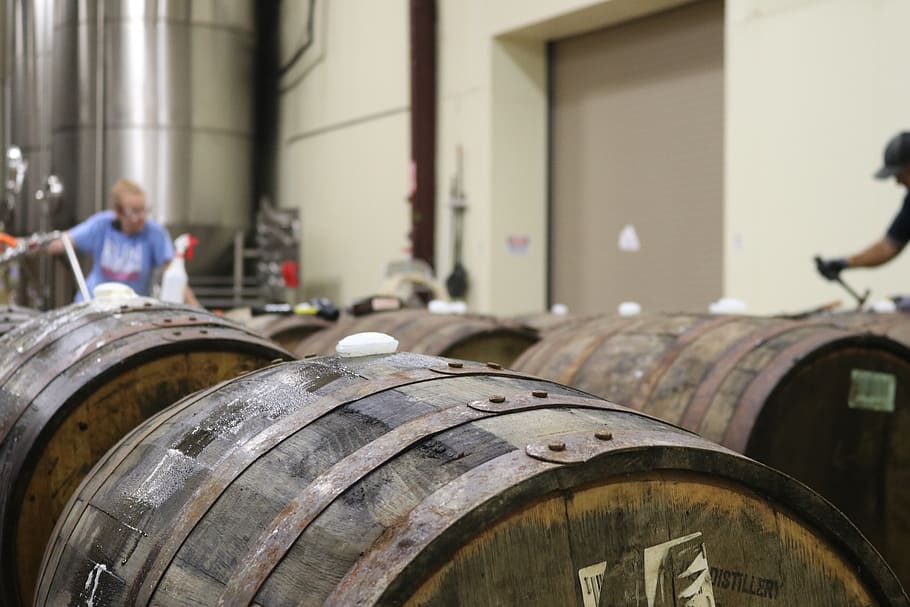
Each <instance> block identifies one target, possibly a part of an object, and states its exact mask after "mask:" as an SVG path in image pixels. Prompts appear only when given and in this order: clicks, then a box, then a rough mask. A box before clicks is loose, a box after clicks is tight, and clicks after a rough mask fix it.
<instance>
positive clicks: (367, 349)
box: [335, 331, 398, 358]
mask: <svg viewBox="0 0 910 607" xmlns="http://www.w3.org/2000/svg"><path fill="white" fill-rule="evenodd" d="M335 351H336V352H338V354H340V355H341V356H344V357H346V358H353V357H355V356H370V355H372V354H393V353H395V352H397V351H398V340H397V339H395V338H394V337H392V336H391V335H386V334H385V333H377V332H375V331H369V332H366V333H354V334H353V335H348V336H347V337H345V338H344V339H342V340H341V341H339V342H338V344H337V345H336V346H335Z"/></svg>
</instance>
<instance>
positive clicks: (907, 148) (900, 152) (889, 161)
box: [875, 131, 910, 179]
mask: <svg viewBox="0 0 910 607" xmlns="http://www.w3.org/2000/svg"><path fill="white" fill-rule="evenodd" d="M908 164H910V133H908V132H906V131H905V132H903V133H898V134H897V135H895V136H894V137H892V138H891V140H890V141H889V142H888V145H886V146H885V164H884V166H883V167H882V168H880V169H879V170H878V171H877V172H876V173H875V178H876V179H887V178H888V177H894V176H895V175H897V174H898V173H900V172H901V171H903V170H904V169H905V168H906V167H907V165H908Z"/></svg>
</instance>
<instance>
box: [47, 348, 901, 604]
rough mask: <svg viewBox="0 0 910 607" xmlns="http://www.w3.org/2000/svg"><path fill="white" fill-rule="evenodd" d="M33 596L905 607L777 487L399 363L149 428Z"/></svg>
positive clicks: (546, 406)
mask: <svg viewBox="0 0 910 607" xmlns="http://www.w3.org/2000/svg"><path fill="white" fill-rule="evenodd" d="M600 594H604V595H607V596H599V595H600ZM36 597H37V601H36V605H39V606H64V605H74V604H80V605H81V604H89V605H91V604H103V605H136V606H145V605H158V606H170V605H180V606H195V605H229V606H235V605H257V606H262V607H269V606H272V605H326V606H336V607H342V606H343V607H353V606H361V605H411V606H417V605H422V606H456V605H471V606H472V607H492V606H494V605H522V606H527V607H543V606H547V607H550V606H552V605H578V606H582V605H646V604H647V605H650V606H665V605H712V606H713V605H715V604H716V605H744V606H747V607H749V606H755V607H759V606H763V605H767V604H775V605H800V606H801V607H814V606H822V605H824V606H833V605H851V606H867V605H903V606H906V605H908V599H907V597H906V595H905V594H904V592H903V590H902V588H901V587H900V585H899V584H898V583H897V580H896V578H895V577H894V575H893V573H891V571H890V570H889V569H888V567H887V566H886V565H885V563H884V561H883V560H882V559H881V557H880V556H879V554H878V553H877V552H876V551H875V550H874V549H873V548H872V547H871V546H870V545H869V544H868V542H867V541H866V540H865V539H864V538H863V537H862V536H861V535H860V533H859V532H858V531H857V530H856V528H855V527H853V526H852V525H851V524H850V523H849V522H848V521H847V519H846V518H845V517H844V516H843V515H842V514H840V513H839V512H838V511H837V510H835V509H834V508H833V507H831V506H830V504H829V503H828V502H827V501H825V500H823V499H822V498H821V497H820V496H818V495H817V494H816V493H814V492H812V491H811V490H809V489H807V488H806V487H805V486H804V485H802V484H800V483H798V482H797V481H795V480H793V479H792V478H790V477H788V476H785V475H783V474H781V473H779V472H776V471H774V470H772V469H771V468H768V467H766V466H764V465H762V464H759V463H757V462H755V461H754V460H751V459H748V458H746V457H744V456H742V455H739V454H736V453H734V452H733V451H731V450H728V449H725V448H723V447H720V446H717V445H715V444H712V443H710V442H708V441H706V440H704V439H702V438H700V437H698V436H696V435H695V434H692V433H689V432H687V431H684V430H682V429H680V428H677V427H674V426H672V425H670V424H667V423H665V422H661V421H658V420H656V419H654V418H651V417H650V416H647V415H644V414H642V413H639V412H636V411H633V410H630V409H626V408H624V407H620V406H617V405H614V404H612V403H610V402H608V401H604V400H602V399H599V398H596V397H591V396H590V395H586V394H584V393H581V392H578V391H575V390H573V389H570V388H567V387H564V386H561V385H559V384H555V383H552V382H547V381H543V380H540V379H536V378H532V377H528V376H522V375H519V374H517V373H514V372H510V371H506V370H502V369H501V368H496V367H491V366H489V365H482V364H480V363H467V362H465V363H459V362H453V361H451V360H447V359H441V358H436V357H429V356H423V355H418V354H414V353H400V354H390V355H378V356H369V357H363V358H347V359H339V358H337V357H325V358H316V359H311V360H305V361H294V362H289V363H282V364H279V365H274V366H271V367H268V368H266V369H261V370H259V371H255V372H253V373H250V374H249V375H246V376H244V377H242V378H239V379H236V380H234V381H230V382H226V383H224V384H222V385H221V386H220V387H218V388H217V389H213V390H209V391H206V392H201V393H197V394H195V395H192V396H190V397H187V398H185V399H184V400H182V401H181V402H180V403H177V404H175V405H174V406H172V407H171V408H169V409H167V410H166V411H164V412H162V413H161V414H159V415H157V416H155V417H154V418H152V419H150V420H148V421H147V422H146V423H145V424H143V425H142V426H140V427H139V428H137V429H136V430H135V431H134V432H133V433H132V434H130V435H129V436H127V437H126V438H125V439H124V440H123V441H121V442H120V443H119V444H118V445H117V446H116V447H114V448H113V449H111V450H110V451H109V452H108V453H107V455H106V456H105V458H104V459H103V460H102V461H101V462H99V464H98V465H97V466H95V468H94V469H93V470H92V472H91V474H90V475H89V476H87V477H86V479H85V480H84V482H83V484H82V485H81V486H80V488H79V491H78V493H77V494H76V495H75V496H74V498H73V499H72V500H70V502H69V504H68V506H67V511H66V513H65V514H64V515H63V516H61V518H60V521H59V523H58V525H57V527H56V528H55V530H54V538H53V541H52V542H50V543H49V545H48V551H47V552H46V553H45V558H44V560H43V563H42V570H41V580H40V584H39V588H38V592H37V595H36ZM646 597H647V603H646V600H645V599H646Z"/></svg>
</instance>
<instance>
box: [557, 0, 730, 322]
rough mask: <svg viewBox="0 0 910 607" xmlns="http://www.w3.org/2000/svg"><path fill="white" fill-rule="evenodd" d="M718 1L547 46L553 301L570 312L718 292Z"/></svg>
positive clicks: (664, 303)
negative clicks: (548, 52)
mask: <svg viewBox="0 0 910 607" xmlns="http://www.w3.org/2000/svg"><path fill="white" fill-rule="evenodd" d="M723 23H724V15H723V2H722V1H720V0H705V1H702V2H695V3H692V4H686V5H683V6H682V7H679V8H676V9H673V10H670V11H667V12H663V13H659V14H656V15H652V16H648V17H644V18H641V19H638V20H635V21H631V22H627V23H623V24H621V25H618V26H612V27H609V28H606V29H602V30H599V31H595V32H592V33H588V34H584V35H580V36H576V37H573V38H569V39H565V40H561V41H558V42H555V43H554V44H553V47H552V55H551V57H552V64H551V75H552V83H551V84H552V96H551V111H552V144H551V145H552V148H551V156H550V159H551V160H550V162H551V178H552V190H551V192H552V193H551V201H550V204H551V211H550V212H551V221H552V223H551V234H550V237H551V250H550V255H551V265H550V271H551V274H550V289H551V292H550V296H551V300H552V301H553V302H561V303H566V304H568V306H569V308H570V309H571V310H572V311H574V312H580V313H585V312H600V311H614V310H616V306H617V305H618V304H619V303H620V302H622V301H630V300H631V301H636V302H638V303H640V304H641V305H642V308H643V309H644V310H646V311H658V310H661V311H690V310H691V311H704V310H706V309H707V306H708V304H709V303H710V302H712V301H714V300H716V299H717V298H719V297H720V295H721V290H722V260H723V241H722V230H723V215H722V213H723V203H722V197H723V122H724V118H723V87H724V76H723V59H724V54H723V46H724V45H723V34H724V29H723Z"/></svg>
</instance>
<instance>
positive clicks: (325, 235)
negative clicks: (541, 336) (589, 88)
mask: <svg viewBox="0 0 910 607" xmlns="http://www.w3.org/2000/svg"><path fill="white" fill-rule="evenodd" d="M685 1H686V0H606V1H600V2H598V1H582V0H496V1H493V2H490V1H488V0H457V1H456V0H439V2H438V6H439V9H438V10H439V44H440V48H439V57H438V65H439V84H438V86H439V88H438V90H439V114H438V126H439V139H438V163H437V178H438V191H437V198H438V211H437V230H436V245H437V251H436V259H437V267H438V273H439V275H440V279H444V278H445V275H446V274H448V272H449V271H450V270H451V265H452V251H451V249H452V243H451V226H450V211H449V209H448V199H449V183H450V179H451V177H452V176H453V174H454V170H455V149H456V146H458V145H461V146H462V147H463V149H464V167H465V179H464V184H465V191H466V193H467V196H468V211H467V214H466V216H465V221H466V225H465V260H464V261H465V266H466V268H467V270H468V273H469V276H470V280H471V290H470V293H469V297H468V303H469V306H470V307H471V308H472V309H473V310H475V311H479V312H494V313H499V314H511V313H519V312H525V311H535V310H540V309H542V308H543V306H544V304H545V287H546V285H545V282H544V281H545V260H546V242H545V238H546V230H545V214H546V107H547V106H546V42H547V40H550V39H555V38H559V37H563V36H567V35H572V34H575V33H581V32H583V31H588V30H591V29H596V28H599V27H603V26H606V25H608V24H610V23H615V22H618V21H621V20H624V19H628V18H630V17H633V16H637V15H643V14H647V13H649V12H654V11H657V10H661V9H663V8H666V7H669V6H672V5H676V4H681V3H683V2H685ZM306 4H307V3H305V2H302V1H301V2H285V3H283V6H284V7H285V8H284V14H283V23H284V31H283V39H284V40H283V46H284V47H285V49H286V50H287V52H290V48H291V47H293V46H294V44H295V43H296V40H294V38H295V37H297V38H300V37H301V36H302V32H303V27H304V25H303V17H304V15H303V12H304V11H303V10H302V7H305V5H306ZM317 6H318V7H320V8H321V14H322V16H323V17H324V20H323V22H322V24H321V27H319V28H317V29H318V32H321V34H322V36H323V38H324V39H323V40H322V41H321V44H317V45H314V46H315V47H316V49H315V50H316V51H317V52H311V53H308V55H309V57H308V59H307V60H306V61H304V63H303V65H302V66H299V68H298V71H299V72H302V73H303V77H302V80H301V81H300V84H299V85H297V86H296V87H295V88H293V89H292V90H291V91H290V92H288V93H287V94H285V95H284V96H283V98H282V103H281V109H282V144H281V149H280V150H279V155H280V158H279V175H280V192H281V199H282V200H281V203H282V204H291V205H299V206H300V208H301V209H302V220H303V225H304V234H303V237H304V245H303V250H302V262H303V275H304V284H305V287H306V294H307V295H308V296H310V295H327V296H329V297H334V298H336V299H338V300H339V302H340V303H347V302H348V301H349V300H350V299H351V298H353V297H356V296H359V295H364V294H367V293H371V292H374V291H375V290H376V289H377V288H378V286H379V284H380V282H381V279H382V269H383V267H384V264H385V263H386V262H387V261H389V260H391V259H394V258H397V257H400V256H401V247H402V246H403V244H405V241H406V232H407V229H408V217H407V212H408V207H407V205H406V204H405V203H404V196H405V194H406V190H407V185H408V180H407V164H408V157H409V154H410V152H409V148H410V145H409V117H408V112H409V108H408V103H409V99H408V71H407V70H408V2H407V1H406V0H383V1H382V2H375V1H374V0H332V1H331V2H326V1H325V0H317ZM726 19H727V42H726V67H725V70H726V76H725V78H726V86H727V91H726V108H727V113H726V150H725V158H726V162H725V169H724V171H725V213H724V215H725V234H724V240H725V259H724V266H725V274H724V280H725V287H724V291H725V294H726V295H727V296H733V297H738V298H741V299H743V300H745V301H746V302H747V304H748V305H749V310H750V311H752V312H758V313H764V312H779V311H798V310H801V309H804V308H808V307H812V306H815V305H819V304H821V303H823V302H826V301H829V300H832V299H842V300H843V301H844V302H845V303H850V299H849V295H847V294H846V292H845V291H844V290H842V289H840V288H839V287H838V286H837V285H833V284H828V283H826V282H824V281H823V280H821V279H820V278H818V277H817V275H816V274H815V273H814V269H813V267H812V262H811V258H812V256H813V255H814V254H815V253H822V254H826V255H828V254H845V253H849V252H852V251H853V250H855V249H856V248H859V247H862V246H864V245H865V244H867V243H868V242H870V241H871V240H873V239H874V238H877V237H878V236H879V235H880V234H881V233H882V232H883V231H884V229H885V227H886V225H887V223H888V221H889V220H890V218H891V216H892V214H893V213H894V212H895V211H896V209H897V206H898V203H899V199H900V196H901V191H900V190H899V189H898V188H897V187H896V186H894V185H893V183H882V182H875V181H873V180H872V179H871V177H870V175H871V173H872V171H873V170H874V169H875V168H876V166H877V165H878V163H879V161H880V156H881V149H882V146H883V144H884V142H885V141H886V139H887V138H888V137H889V136H890V135H891V134H892V133H893V132H894V131H896V130H898V129H901V128H910V119H908V117H907V110H906V107H907V98H908V96H910V81H908V80H907V79H905V78H902V77H901V75H900V66H899V58H900V57H902V56H904V55H905V52H904V51H905V47H906V46H908V45H910V42H906V41H905V40H906V36H905V35H904V33H903V31H902V26H903V25H904V24H906V23H908V22H910V3H908V2H906V1H905V0H875V1H869V2H866V1H862V2H860V1H857V0H728V2H727V10H726ZM313 50H314V49H311V51H313ZM291 79H292V80H293V79H294V78H293V77H292V78H291ZM510 237H511V241H510ZM510 242H511V243H512V244H513V245H514V244H515V243H524V242H526V243H527V247H526V248H523V247H514V246H513V247H510V246H509V243H510ZM908 278H910V261H908V260H907V259H901V260H898V261H897V262H896V263H893V264H892V265H891V267H888V268H884V269H879V270H875V271H866V272H860V271H857V272H848V273H846V274H845V279H846V280H847V281H848V283H851V284H854V285H855V286H856V287H858V288H860V287H863V288H864V287H866V286H869V287H871V288H872V290H873V297H875V296H879V297H881V296H884V295H886V294H890V293H893V292H898V291H900V290H902V289H904V288H905V287H906V289H907V290H910V284H908V282H910V281H908Z"/></svg>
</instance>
